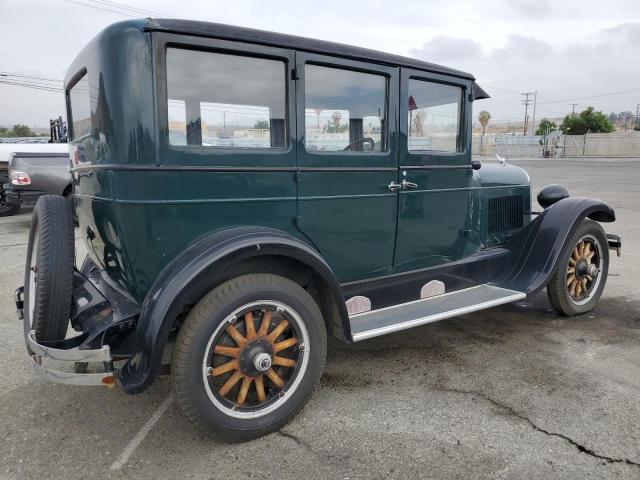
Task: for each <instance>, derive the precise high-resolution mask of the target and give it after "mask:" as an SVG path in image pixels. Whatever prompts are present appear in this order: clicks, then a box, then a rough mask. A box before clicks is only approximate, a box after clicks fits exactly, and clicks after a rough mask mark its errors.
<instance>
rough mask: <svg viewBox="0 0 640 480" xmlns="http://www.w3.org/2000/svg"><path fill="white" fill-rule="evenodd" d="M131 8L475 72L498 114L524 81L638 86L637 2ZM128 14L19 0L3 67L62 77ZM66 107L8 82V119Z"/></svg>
mask: <svg viewBox="0 0 640 480" xmlns="http://www.w3.org/2000/svg"><path fill="white" fill-rule="evenodd" d="M87 1H90V0H87ZM119 3H126V4H131V5H133V4H134V2H132V0H121V2H119ZM135 6H136V7H137V8H142V9H148V10H154V11H159V12H161V13H165V14H166V15H169V16H171V15H175V16H177V17H182V18H197V19H201V20H209V21H216V22H221V23H230V24H236V25H244V26H248V27H254V28H262V29H266V30H272V31H279V32H284V33H290V34H294V35H303V36H309V37H314V38H321V39H325V40H332V41H337V42H343V43H349V44H353V45H359V46H364V47H369V48H373V49H378V50H382V51H388V52H392V53H398V54H405V55H406V54H407V53H409V54H410V55H411V56H415V57H418V58H422V59H425V60H427V61H432V62H436V63H441V64H444V65H447V66H451V67H454V68H459V69H461V70H465V71H469V72H471V73H473V74H474V75H475V76H476V77H477V78H478V81H479V82H480V84H481V85H482V86H483V87H485V88H486V89H487V90H488V91H489V93H490V94H492V96H493V98H492V99H491V100H487V101H486V102H482V103H480V104H478V108H481V109H485V108H486V109H488V110H490V111H491V113H492V114H493V117H494V118H495V119H498V118H505V119H506V118H516V117H517V118H519V117H520V116H521V114H522V110H523V109H522V106H521V104H520V92H523V91H532V90H539V91H540V97H539V99H540V102H550V101H552V100H556V99H558V100H559V99H569V98H575V97H583V96H590V95H597V94H599V93H606V92H615V91H621V90H628V89H633V88H638V87H639V84H638V78H640V65H639V63H640V62H638V61H637V52H638V48H639V47H640V3H638V0H608V1H607V2H585V1H584V0H563V1H562V2H551V1H549V0H535V1H534V0H504V1H502V0H501V1H493V2H483V3H480V2H477V1H472V0H428V1H425V0H407V1H404V2H401V3H396V4H394V3H389V2H388V1H387V0H369V1H368V2H366V3H365V4H363V3H360V2H344V1H343V0H326V1H325V2H322V3H321V4H320V3H318V2H317V1H315V0H297V1H291V0H273V1H271V2H264V1H260V0H245V1H242V2H229V1H228V0H199V1H198V2H182V3H178V2H173V1H170V0H139V1H136V2H135ZM125 18H127V17H125V16H123V15H118V14H113V13H109V12H104V11H101V10H97V9H92V8H87V7H84V6H81V5H77V4H73V3H69V2H64V1H62V0H56V1H51V0H31V1H30V2H13V3H11V6H7V7H6V8H4V9H3V12H2V15H1V16H0V31H2V32H3V42H4V45H3V55H2V58H1V59H0V71H13V72H20V73H27V74H32V75H41V76H46V77H51V78H63V77H64V74H65V72H66V69H67V67H68V66H69V64H70V63H71V61H72V60H73V58H74V57H75V56H76V54H77V53H78V52H79V51H80V49H81V48H82V47H83V46H84V45H85V44H86V43H87V42H88V41H89V40H90V39H91V38H92V37H93V36H95V35H96V33H97V32H98V31H100V30H101V29H102V28H104V27H106V26H107V25H109V24H111V23H113V22H115V21H118V20H123V19H125ZM578 102H579V103H581V107H586V106H587V105H588V104H593V105H594V106H596V107H597V108H600V109H603V110H605V111H611V110H621V109H623V108H625V109H634V110H635V104H636V103H638V102H640V91H638V92H636V93H630V94H624V95H614V96H609V97H598V98H594V99H592V100H584V101H582V100H580V101H578ZM568 103H569V102H558V103H541V104H540V105H539V108H538V114H539V115H549V116H558V115H562V114H563V113H566V112H567V110H568V109H569V106H568ZM579 108H580V107H579ZM63 112H64V102H63V96H62V94H59V93H52V92H43V91H37V90H29V89H25V88H20V87H11V86H6V85H0V123H2V124H5V123H15V122H21V123H28V124H34V123H37V124H39V125H46V124H47V120H48V119H49V118H51V117H54V116H57V115H59V114H62V113H63Z"/></svg>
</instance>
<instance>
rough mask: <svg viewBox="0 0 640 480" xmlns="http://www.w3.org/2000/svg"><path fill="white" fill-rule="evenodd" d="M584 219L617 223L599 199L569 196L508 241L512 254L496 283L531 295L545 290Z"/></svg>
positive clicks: (611, 211) (544, 211)
mask: <svg viewBox="0 0 640 480" xmlns="http://www.w3.org/2000/svg"><path fill="white" fill-rule="evenodd" d="M584 218H590V219H591V220H595V221H597V222H614V221H615V219H616V216H615V212H614V211H613V209H612V208H611V207H610V206H609V205H607V204H606V203H604V202H603V201H602V200H598V199H595V198H585V197H569V198H564V199H562V200H560V201H558V202H556V203H554V204H553V205H551V206H550V207H548V208H546V209H545V210H543V211H542V213H541V214H540V215H538V216H537V217H536V218H535V219H534V220H532V221H531V222H530V223H529V224H528V225H527V226H526V227H525V228H524V229H522V230H521V231H520V232H519V233H518V234H517V235H515V236H514V237H513V238H512V239H511V240H510V241H509V242H508V244H507V248H509V250H510V251H511V252H512V253H511V255H510V258H509V260H508V261H507V267H506V268H505V271H504V273H503V274H502V275H501V276H500V277H499V280H497V281H496V282H494V283H496V284H497V285H499V286H501V287H504V288H510V289H512V290H517V291H519V292H525V293H526V294H527V295H530V294H532V293H535V292H537V291H539V290H541V289H542V288H544V287H545V286H546V285H547V283H549V280H550V279H551V276H552V275H553V272H554V270H555V267H556V264H557V262H558V259H559V257H560V253H561V252H562V249H563V248H564V246H565V244H566V242H567V241H569V239H570V238H571V236H572V235H573V233H574V232H575V229H576V228H577V226H578V223H579V222H580V221H581V220H583V219H584Z"/></svg>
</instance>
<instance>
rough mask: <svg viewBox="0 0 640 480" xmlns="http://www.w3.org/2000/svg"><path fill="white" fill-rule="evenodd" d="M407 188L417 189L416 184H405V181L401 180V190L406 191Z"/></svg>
mask: <svg viewBox="0 0 640 480" xmlns="http://www.w3.org/2000/svg"><path fill="white" fill-rule="evenodd" d="M407 188H418V184H417V183H413V182H407V181H406V180H402V189H403V190H406V189H407Z"/></svg>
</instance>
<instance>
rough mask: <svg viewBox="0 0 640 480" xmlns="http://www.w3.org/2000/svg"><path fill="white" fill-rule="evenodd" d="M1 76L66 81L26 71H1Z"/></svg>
mask: <svg viewBox="0 0 640 480" xmlns="http://www.w3.org/2000/svg"><path fill="white" fill-rule="evenodd" d="M0 77H19V78H24V79H33V80H44V81H46V82H58V83H64V80H60V79H58V78H48V77H39V76H37V75H27V74H24V73H15V72H0Z"/></svg>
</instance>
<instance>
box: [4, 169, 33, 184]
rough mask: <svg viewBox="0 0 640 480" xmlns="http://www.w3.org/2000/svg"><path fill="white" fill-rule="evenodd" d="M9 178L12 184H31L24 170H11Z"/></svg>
mask: <svg viewBox="0 0 640 480" xmlns="http://www.w3.org/2000/svg"><path fill="white" fill-rule="evenodd" d="M9 178H11V183H12V184H13V185H31V177H30V176H29V174H28V173H27V172H25V171H24V170H11V172H10V173H9Z"/></svg>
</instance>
